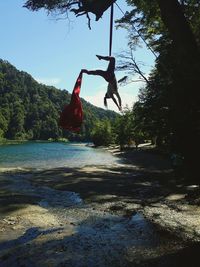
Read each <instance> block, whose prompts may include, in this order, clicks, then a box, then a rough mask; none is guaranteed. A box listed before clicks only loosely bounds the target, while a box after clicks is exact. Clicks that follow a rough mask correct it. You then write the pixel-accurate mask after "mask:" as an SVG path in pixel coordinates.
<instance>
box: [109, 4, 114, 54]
mask: <svg viewBox="0 0 200 267" xmlns="http://www.w3.org/2000/svg"><path fill="white" fill-rule="evenodd" d="M113 13H114V5H113V4H112V5H111V9H110V42H109V56H111V55H112V37H113Z"/></svg>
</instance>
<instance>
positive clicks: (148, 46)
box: [115, 2, 158, 58]
mask: <svg viewBox="0 0 200 267" xmlns="http://www.w3.org/2000/svg"><path fill="white" fill-rule="evenodd" d="M115 4H116V6H117V7H118V8H119V10H120V11H121V12H122V14H123V15H124V16H125V13H124V11H123V10H122V9H121V7H120V6H119V5H118V4H117V2H115ZM132 27H133V29H134V30H135V31H136V32H137V34H138V35H139V36H140V38H141V39H142V41H143V42H144V43H145V44H146V46H147V48H148V49H149V50H150V51H151V53H152V54H153V55H154V56H155V57H156V58H158V56H157V55H156V53H155V52H154V51H153V49H152V48H151V47H150V45H149V44H148V43H147V42H146V40H145V39H144V37H143V36H142V35H141V34H140V32H139V31H138V30H137V29H136V27H135V26H134V25H132Z"/></svg>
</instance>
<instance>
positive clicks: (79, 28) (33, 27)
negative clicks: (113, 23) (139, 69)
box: [0, 0, 154, 110]
mask: <svg viewBox="0 0 200 267" xmlns="http://www.w3.org/2000/svg"><path fill="white" fill-rule="evenodd" d="M24 3H25V0H0V25H1V27H0V36H1V43H0V48H1V49H0V58H2V59H4V60H7V61H9V62H10V63H11V64H13V65H14V66H15V67H16V68H18V69H19V70H23V71H26V72H28V73H29V74H31V75H32V76H33V78H35V79H36V80H37V81H39V82H41V83H44V84H48V85H53V86H55V87H57V88H59V89H67V90H68V91H69V92H71V91H72V89H73V86H74V83H75V80H76V78H77V76H78V74H79V72H80V70H81V69H82V68H86V69H97V68H98V69H99V68H100V69H106V67H107V62H105V61H99V60H98V59H97V58H96V56H95V55H96V54H100V55H107V54H108V50H109V49H108V47H109V15H110V10H108V11H106V12H105V13H104V15H103V18H102V19H100V20H99V21H98V22H96V21H95V17H94V16H93V14H91V26H92V30H89V29H88V26H87V19H86V17H85V16H82V17H78V18H76V17H75V16H74V15H73V14H69V19H66V20H56V19H55V17H53V16H51V15H49V16H47V13H46V12H45V11H43V10H41V11H39V12H31V11H29V10H27V9H25V8H23V7H22V6H23V4H24ZM117 3H118V4H119V6H120V7H121V9H122V10H123V11H126V10H127V5H126V3H125V0H118V2H117ZM121 16H122V13H121V11H120V10H119V9H118V8H117V6H115V9H114V19H117V18H120V17H121ZM126 48H127V32H126V31H125V30H122V29H119V30H116V29H115V28H114V32H113V55H114V56H116V55H117V54H119V53H120V52H121V51H123V50H125V49H126ZM135 58H136V60H138V61H142V62H144V63H145V64H146V65H148V66H153V64H154V56H153V55H152V54H151V52H150V51H149V50H148V49H146V47H145V45H144V47H143V48H141V49H138V50H137V51H136V52H135ZM144 71H145V72H146V73H148V72H149V71H150V67H146V68H145V69H144ZM123 75H124V73H121V72H116V76H117V79H120V78H121V77H123ZM140 86H141V83H131V84H129V85H127V86H123V87H119V93H120V95H121V97H122V102H123V106H125V105H126V104H128V105H129V106H131V104H132V103H133V102H134V101H135V99H136V97H137V94H138V89H139V87H140ZM106 87H107V84H106V82H105V81H104V80H103V79H102V78H101V77H97V76H87V75H85V76H84V79H83V84H82V89H81V97H83V98H85V99H86V100H87V101H89V102H91V103H92V104H94V105H97V106H100V107H103V96H104V94H105V92H106ZM108 105H109V108H110V109H113V110H116V108H115V106H114V104H113V103H112V102H111V101H109V102H108Z"/></svg>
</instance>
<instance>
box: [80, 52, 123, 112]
mask: <svg viewBox="0 0 200 267" xmlns="http://www.w3.org/2000/svg"><path fill="white" fill-rule="evenodd" d="M96 56H97V58H98V59H99V60H101V59H103V60H106V61H109V64H108V68H107V70H86V69H82V70H81V72H82V73H86V74H88V75H98V76H101V77H103V78H104V79H105V80H106V81H107V82H108V88H107V92H106V94H105V97H104V105H105V106H106V107H107V99H108V98H111V99H112V100H113V101H114V103H115V104H116V105H117V107H118V109H119V110H120V111H121V110H122V107H121V106H122V101H121V97H120V95H119V93H118V86H117V80H116V77H115V58H114V57H110V56H99V55H96ZM114 95H116V97H117V99H118V102H119V103H118V102H117V100H116V98H115V97H114Z"/></svg>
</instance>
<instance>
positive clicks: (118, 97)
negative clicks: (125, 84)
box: [115, 92, 122, 110]
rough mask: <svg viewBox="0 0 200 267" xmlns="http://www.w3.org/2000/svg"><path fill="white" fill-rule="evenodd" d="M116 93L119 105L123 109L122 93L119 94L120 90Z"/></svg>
mask: <svg viewBox="0 0 200 267" xmlns="http://www.w3.org/2000/svg"><path fill="white" fill-rule="evenodd" d="M115 94H116V97H117V99H118V102H119V106H120V110H121V109H122V100H121V97H120V95H119V93H118V92H116V93H115Z"/></svg>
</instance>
